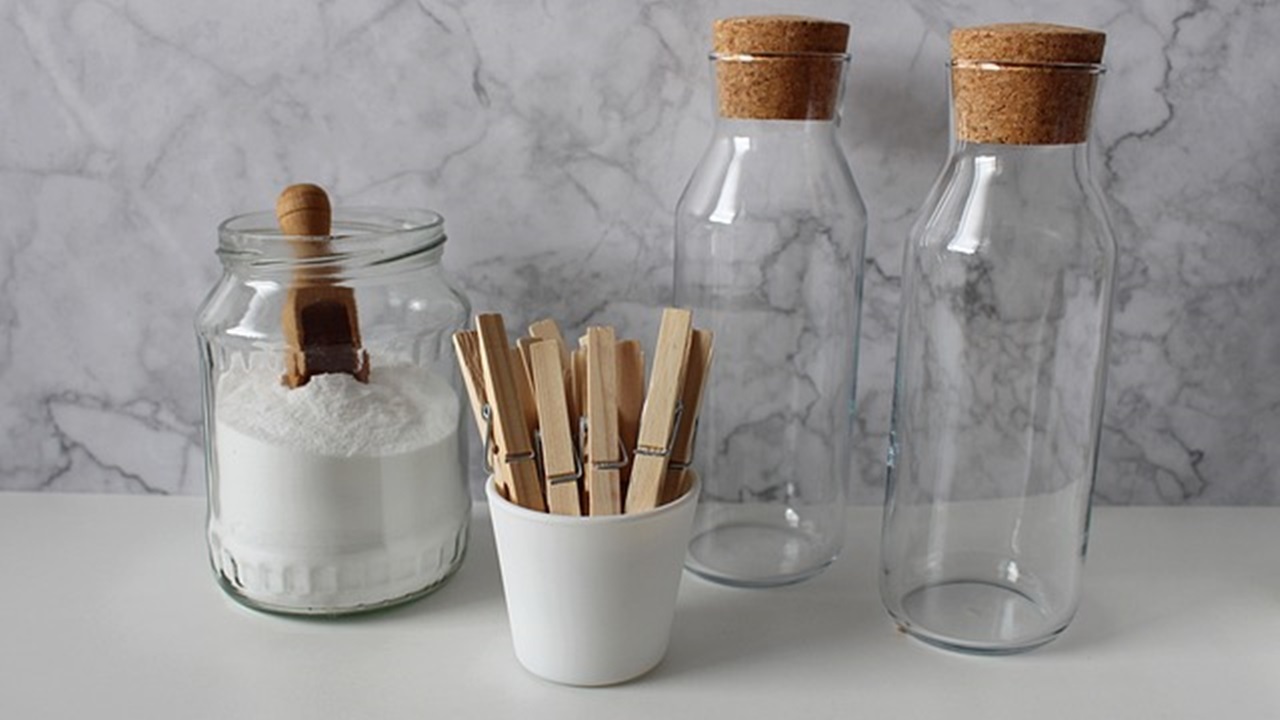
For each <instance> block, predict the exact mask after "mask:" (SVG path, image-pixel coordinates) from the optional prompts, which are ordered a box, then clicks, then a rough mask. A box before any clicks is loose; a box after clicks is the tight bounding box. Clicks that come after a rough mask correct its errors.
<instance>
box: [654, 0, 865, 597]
mask: <svg viewBox="0 0 1280 720" xmlns="http://www.w3.org/2000/svg"><path fill="white" fill-rule="evenodd" d="M713 35H714V39H713V40H714V52H713V54H712V55H711V64H712V69H713V72H714V76H715V80H716V93H715V105H714V108H715V128H714V132H713V135H712V138H711V143H710V145H709V146H708V148H707V150H706V153H705V154H704V155H703V157H702V159H701V161H700V163H699V164H698V166H697V169H696V170H695V171H694V173H693V176H692V177H691V178H690V180H689V184H688V186H687V187H686V188H685V191H684V194H683V196H682V197H681V198H680V202H679V205H678V206H677V208H676V246H675V303H676V304H677V305H680V306H684V307H689V308H692V309H693V310H694V311H695V313H696V314H697V316H698V317H699V318H700V319H701V320H702V321H703V322H704V323H706V325H707V328H708V329H709V330H711V331H712V332H713V333H714V334H715V338H716V360H715V363H716V372H715V373H714V374H713V375H712V377H711V379H710V381H709V384H708V386H707V388H706V390H705V392H706V397H705V400H704V402H703V406H702V413H701V416H700V423H699V427H698V433H697V440H696V446H695V447H696V455H695V460H694V464H695V465H696V466H697V467H698V470H699V474H700V475H701V478H702V483H703V490H702V496H701V500H700V502H699V506H698V514H697V519H696V522H695V527H694V539H693V541H692V542H691V543H690V547H689V554H688V558H687V566H688V567H689V568H690V569H691V570H693V571H694V572H696V573H697V574H699V575H701V576H703V577H706V578H709V579H711V580H715V581H718V582H722V583H726V584H730V585H738V586H770V585H780V584H785V583H790V582H797V581H800V580H803V579H805V578H808V577H811V576H813V575H814V574H816V573H818V572H820V571H821V570H822V569H823V568H824V567H826V566H827V565H828V564H830V563H831V561H832V560H834V559H835V557H836V556H837V555H838V554H839V552H840V550H841V548H842V546H843V543H844V502H845V492H846V489H845V486H846V483H847V482H848V481H849V473H850V445H851V440H852V437H851V436H852V432H853V422H852V420H853V401H854V384H855V380H856V375H857V367H856V360H857V342H858V321H859V315H860V303H861V296H862V293H861V288H862V271H861V268H862V257H863V251H864V246H865V235H866V211H865V209H864V208H863V204H862V200H861V197H860V196H859V194H858V189H857V186H856V185H855V184H854V180H853V175H852V173H851V172H850V170H849V165H848V163H847V162H846V160H845V156H844V152H843V151H842V149H841V147H840V141H839V137H838V135H837V127H838V123H839V119H840V104H841V96H842V88H843V79H844V71H845V68H846V66H847V64H848V61H849V56H848V55H847V54H846V52H845V51H846V48H847V45H848V37H849V26H848V25H846V24H844V23H839V22H831V21H827V20H821V19H816V18H805V17H794V16H758V17H737V18H728V19H723V20H719V21H717V22H716V23H715V26H714V32H713Z"/></svg>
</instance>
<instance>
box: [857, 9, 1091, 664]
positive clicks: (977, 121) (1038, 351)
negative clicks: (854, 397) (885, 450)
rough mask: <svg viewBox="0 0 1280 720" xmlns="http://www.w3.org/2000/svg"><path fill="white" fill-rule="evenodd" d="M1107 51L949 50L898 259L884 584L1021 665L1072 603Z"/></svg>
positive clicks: (1075, 34) (963, 42)
mask: <svg viewBox="0 0 1280 720" xmlns="http://www.w3.org/2000/svg"><path fill="white" fill-rule="evenodd" d="M1104 41H1105V36H1104V35H1103V34H1102V33H1099V32H1094V31H1091V30H1084V29H1079V28H1065V27H1060V26H1052V25H996V26H986V27H980V28H967V29H958V30H956V31H955V32H954V33H953V35H952V58H953V62H952V68H951V70H952V93H953V95H952V100H953V110H954V112H953V129H954V131H955V138H954V142H953V145H952V149H951V155H950V158H949V159H948V161H947V163H946V166H945V167H944V168H943V171H942V175H941V177H940V178H939V180H938V182H937V184H936V185H935V186H934V189H933V191H932V192H931V194H930V196H929V198H928V200H927V201H926V202H925V205H924V209H923V211H922V214H921V217H920V220H919V221H918V222H917V224H916V226H915V228H914V229H913V231H912V234H911V237H910V239H909V242H908V244H907V248H906V254H905V259H904V261H903V287H902V314H901V321H900V324H899V337H898V355H897V370H896V375H895V387H894V403H893V418H892V422H891V429H890V449H889V464H888V488H887V501H886V505H885V516H884V526H883V537H882V544H881V578H880V590H881V596H882V598H883V601H884V604H885V607H886V608H887V609H888V611H889V613H890V614H891V615H892V616H893V618H894V619H895V620H896V621H897V623H898V624H899V626H900V627H901V628H902V629H903V630H905V631H906V632H908V633H910V634H911V635H913V636H915V637H917V638H919V639H921V640H924V641H926V642H928V643H931V644H934V645H937V646H941V647H944V648H948V649H952V650H961V651H966V652H975V653H988V654H997V653H1011V652H1018V651H1022V650H1028V649H1031V648H1034V647H1036V646H1039V645H1042V644H1044V643H1046V642H1048V641H1050V640H1052V639H1053V638H1054V637H1056V636H1057V635H1058V634H1059V633H1061V632H1062V631H1063V630H1064V629H1065V628H1066V627H1067V624H1068V623H1069V622H1070V621H1071V619H1072V617H1073V616H1074V614H1075V612H1076V608H1077V606H1078V604H1079V600H1080V594H1081V576H1082V573H1083V567H1084V555H1085V548H1086V544H1087V538H1088V526H1089V511H1090V495H1091V490H1092V488H1093V482H1094V474H1095V469H1096V461H1097V456H1098V435H1099V430H1100V428H1101V414H1102V407H1103V388H1104V385H1105V382H1104V381H1105V373H1106V351H1107V336H1108V330H1109V325H1110V318H1111V291H1112V279H1113V275H1114V268H1115V256H1116V249H1115V242H1114V240H1113V238H1112V233H1111V229H1110V225H1109V222H1108V219H1107V213H1106V209H1105V207H1104V203H1103V200H1102V197H1101V194H1100V193H1099V191H1098V189H1097V187H1096V186H1095V185H1094V182H1093V180H1092V177H1091V175H1090V169H1089V147H1088V144H1087V142H1086V139H1087V136H1088V131H1089V119H1090V111H1091V108H1092V103H1093V98H1094V93H1095V89H1096V85H1097V80H1098V77H1099V75H1100V74H1101V72H1102V66H1101V65H1099V64H1098V62H1099V61H1100V60H1101V57H1102V48H1103V43H1104Z"/></svg>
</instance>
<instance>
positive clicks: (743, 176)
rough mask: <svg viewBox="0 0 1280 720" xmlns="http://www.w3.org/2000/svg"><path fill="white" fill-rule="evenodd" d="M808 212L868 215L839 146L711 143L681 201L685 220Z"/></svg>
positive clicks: (749, 140) (750, 141) (679, 207)
mask: <svg viewBox="0 0 1280 720" xmlns="http://www.w3.org/2000/svg"><path fill="white" fill-rule="evenodd" d="M805 210H808V211H810V212H814V213H818V214H827V213H835V214H852V215H857V216H861V217H865V215H866V210H865V205H864V203H863V201H862V195H861V193H860V191H859V190H858V185H857V182H856V180H855V179H854V174H853V171H852V169H851V168H850V166H849V163H848V161H847V159H846V157H845V155H844V152H843V150H842V149H841V148H840V146H839V144H838V143H835V142H834V141H832V142H818V141H816V140H815V141H812V142H805V143H796V142H792V143H768V142H760V141H759V140H758V139H756V138H741V137H725V136H717V137H714V138H712V140H711V142H710V144H709V145H708V147H707V149H706V151H705V152H704V153H703V155H702V158H701V160H700V161H699V162H698V165H697V166H696V167H695V168H694V171H693V173H692V174H691V175H690V177H689V181H688V183H687V184H686V185H685V188H684V192H683V193H682V194H681V196H680V201H679V202H678V204H677V208H676V212H677V215H678V216H681V217H685V218H698V217H703V218H706V217H710V216H712V215H715V214H717V213H719V214H720V215H721V216H724V215H726V214H727V213H731V214H732V215H733V216H734V217H738V218H742V217H746V216H755V217H768V216H769V215H771V214H779V213H793V212H798V211H805Z"/></svg>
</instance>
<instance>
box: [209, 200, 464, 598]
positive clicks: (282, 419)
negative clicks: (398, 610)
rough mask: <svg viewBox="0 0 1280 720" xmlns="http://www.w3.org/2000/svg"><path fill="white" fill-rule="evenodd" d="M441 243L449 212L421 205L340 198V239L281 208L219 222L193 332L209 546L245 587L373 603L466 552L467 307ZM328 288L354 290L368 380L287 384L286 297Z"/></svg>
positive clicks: (320, 378) (335, 377)
mask: <svg viewBox="0 0 1280 720" xmlns="http://www.w3.org/2000/svg"><path fill="white" fill-rule="evenodd" d="M444 245H445V233H444V222H443V219H442V218H441V217H440V216H439V215H437V214H435V213H431V212H426V211H416V210H396V209H368V210H364V209H349V210H344V209H341V208H338V209H336V210H335V211H334V213H333V227H332V231H331V235H330V236H329V237H300V236H284V235H282V234H281V233H280V231H279V230H278V229H277V228H276V220H275V216H274V215H272V214H270V213H256V214H250V215H243V216H240V217H235V218H232V219H230V220H227V221H226V222H225V223H223V224H222V226H221V227H220V228H219V246H218V256H219V257H220V259H221V260H222V263H223V268H224V272H223V275H222V278H221V279H220V280H219V281H218V283H217V285H216V286H215V287H214V288H213V290H212V291H211V292H210V294H209V296H208V297H207V298H206V300H205V302H204V305H203V307H202V308H201V309H200V311H199V314H198V316H197V321H196V330H197V336H198V337H197V339H198V341H199V346H200V358H201V363H202V369H203V385H204V421H205V423H204V424H205V460H206V473H207V478H208V502H209V507H208V527H207V529H208V543H209V556H210V560H211V561H212V564H213V570H214V573H215V574H216V576H217V579H218V581H219V583H220V584H221V585H222V587H223V588H224V589H225V590H226V591H227V593H228V594H230V595H231V596H232V597H233V598H235V599H236V600H239V601H240V602H242V603H244V604H246V605H249V606H251V607H255V608H258V609H262V610H269V611H275V612H282V613H294V614H320V615H325V614H329V615H332V614H342V613H350V612H359V611H364V610H372V609H377V608H381V607H386V606H389V605H394V604H398V603H401V602H405V601H408V600H411V599H413V598H416V597H419V596H421V595H424V594H426V593H428V592H430V591H431V590H433V589H434V588H436V587H438V586H439V585H440V584H442V583H443V582H444V581H445V580H447V579H448V578H449V576H450V575H452V573H453V572H454V571H455V570H456V569H457V568H458V566H459V565H460V564H461V562H462V559H463V556H464V554H465V550H466V544H467V532H468V523H469V518H470V506H471V500H470V494H469V492H468V486H467V473H466V444H465V437H466V436H465V434H464V433H463V432H462V422H463V419H462V418H463V414H462V412H461V407H462V404H461V402H460V400H459V397H460V396H459V393H458V389H457V387H456V385H457V380H456V373H455V372H454V369H453V361H452V349H451V346H450V336H451V335H452V333H453V332H454V331H455V330H458V329H460V328H462V327H463V326H464V325H465V323H466V320H467V317H468V315H469V313H470V308H469V306H468V303H467V301H466V299H465V298H464V297H463V296H462V295H461V294H460V293H459V292H458V291H457V290H455V289H453V288H452V287H451V286H450V284H449V282H448V280H447V279H446V277H445V275H444V272H443V269H442V267H441V264H440V260H441V255H442V254H443V252H444ZM317 287H319V288H326V289H330V288H332V289H336V290H335V291H334V293H331V295H334V296H337V297H342V298H346V299H349V300H352V301H353V302H354V308H355V312H354V317H355V322H356V327H355V328H351V329H353V330H355V333H354V335H355V337H356V338H357V341H356V342H357V345H358V346H359V351H360V352H362V353H366V354H367V366H366V367H365V369H367V378H365V379H360V378H358V377H357V373H351V374H348V373H344V372H320V371H317V372H316V373H315V374H313V375H311V376H310V377H309V379H307V380H306V381H305V382H303V383H302V384H301V385H299V386H298V387H294V388H290V387H289V386H288V384H287V383H286V380H285V376H286V371H287V369H288V368H290V366H289V359H290V358H291V357H293V358H295V359H296V356H297V353H295V351H294V349H293V348H291V347H290V345H289V342H288V340H287V338H286V335H285V332H284V329H283V328H284V325H285V322H284V317H285V315H286V313H289V312H293V306H292V305H291V302H292V301H291V300H290V299H289V298H290V295H291V293H294V292H298V291H299V289H305V288H317ZM325 292H328V291H327V290H326V291H325ZM333 310H334V308H333V307H332V306H331V304H329V305H326V304H324V303H317V305H316V306H314V307H312V308H310V309H308V310H301V311H299V312H300V313H306V312H317V313H319V314H321V315H325V316H327V317H328V318H329V319H332V318H333V317H334V316H335V313H334V312H331V311H333ZM336 316H337V317H339V318H341V316H342V313H336ZM347 339H348V341H349V340H350V337H349V336H348V337H347ZM316 341H317V342H319V343H321V344H322V343H324V342H325V338H324V337H319V338H318V339H316ZM309 349H310V350H315V351H316V357H324V353H325V352H326V348H324V347H323V346H321V347H319V348H309ZM330 350H334V352H337V351H339V350H341V348H337V349H334V348H330ZM347 350H348V351H349V350H350V348H347ZM290 372H292V370H290ZM359 374H363V371H362V372H361V373H359Z"/></svg>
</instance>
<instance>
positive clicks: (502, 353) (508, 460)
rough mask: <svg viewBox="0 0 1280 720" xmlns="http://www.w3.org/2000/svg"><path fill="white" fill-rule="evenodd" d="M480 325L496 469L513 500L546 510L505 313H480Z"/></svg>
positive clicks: (531, 507)
mask: <svg viewBox="0 0 1280 720" xmlns="http://www.w3.org/2000/svg"><path fill="white" fill-rule="evenodd" d="M476 329H477V331H478V332H479V336H480V359H481V364H482V365H483V367H484V380H485V390H486V392H487V399H488V401H489V414H490V418H491V420H492V424H493V436H494V444H495V445H497V448H498V456H497V458H496V462H495V465H496V470H497V472H499V473H502V474H505V477H506V483H505V484H506V486H507V489H508V491H509V492H510V499H511V501H512V502H514V503H516V504H517V505H521V506H524V507H526V508H528V509H530V510H538V511H543V512H545V511H546V504H545V502H543V499H542V488H541V482H540V481H539V479H538V464H537V461H536V456H535V454H534V449H533V440H532V438H531V437H530V433H529V426H528V423H527V421H526V419H525V415H524V409H523V408H522V407H521V404H520V394H519V390H518V388H517V386H516V378H515V376H514V374H513V370H514V368H512V367H511V350H512V348H511V346H510V345H509V344H507V329H506V326H505V325H503V322H502V316H501V315H497V314H491V313H487V314H483V315H479V316H477V317H476Z"/></svg>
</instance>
